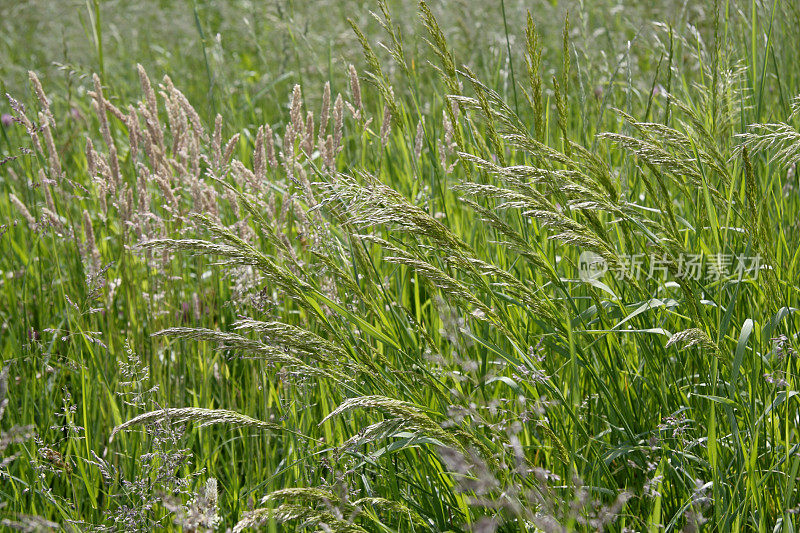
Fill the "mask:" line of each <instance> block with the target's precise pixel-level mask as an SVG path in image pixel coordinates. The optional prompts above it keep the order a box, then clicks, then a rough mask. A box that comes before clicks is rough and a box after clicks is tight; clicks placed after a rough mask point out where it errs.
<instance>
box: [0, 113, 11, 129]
mask: <svg viewBox="0 0 800 533" xmlns="http://www.w3.org/2000/svg"><path fill="white" fill-rule="evenodd" d="M0 123H2V124H3V127H4V128H9V127H11V125H12V124H13V123H14V117H12V116H11V115H9V114H8V113H3V115H2V117H0Z"/></svg>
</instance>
